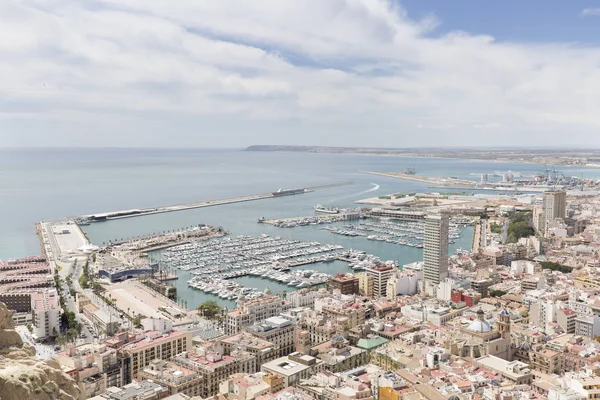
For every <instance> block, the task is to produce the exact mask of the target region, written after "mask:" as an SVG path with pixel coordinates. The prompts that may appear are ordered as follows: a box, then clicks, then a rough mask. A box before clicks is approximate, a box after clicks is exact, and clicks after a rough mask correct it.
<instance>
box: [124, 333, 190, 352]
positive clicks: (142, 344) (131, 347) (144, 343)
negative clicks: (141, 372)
mask: <svg viewBox="0 0 600 400" xmlns="http://www.w3.org/2000/svg"><path fill="white" fill-rule="evenodd" d="M157 334H160V332H159V331H148V332H145V336H146V338H145V339H142V340H140V341H137V342H135V343H130V344H127V345H125V346H124V347H123V350H126V351H137V350H140V349H144V348H146V347H148V346H156V345H157V344H160V343H164V342H168V341H171V340H175V339H178V338H182V337H185V336H190V337H191V333H189V332H181V331H171V332H169V333H166V334H163V335H160V336H158V337H155V338H154V339H153V338H152V337H153V336H154V335H157Z"/></svg>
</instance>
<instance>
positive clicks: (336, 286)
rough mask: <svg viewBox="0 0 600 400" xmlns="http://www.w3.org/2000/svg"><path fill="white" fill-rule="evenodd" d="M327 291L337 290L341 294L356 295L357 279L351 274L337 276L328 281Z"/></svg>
mask: <svg viewBox="0 0 600 400" xmlns="http://www.w3.org/2000/svg"><path fill="white" fill-rule="evenodd" d="M329 290H332V291H333V290H339V291H340V292H341V293H342V294H358V293H359V289H358V277H357V276H356V275H353V274H341V273H340V274H337V275H335V276H333V277H331V279H330V280H329Z"/></svg>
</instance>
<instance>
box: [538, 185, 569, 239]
mask: <svg viewBox="0 0 600 400" xmlns="http://www.w3.org/2000/svg"><path fill="white" fill-rule="evenodd" d="M566 210H567V193H566V192H565V191H562V190H554V191H549V192H544V205H543V215H544V232H545V231H546V230H547V229H548V223H549V222H551V221H554V220H555V219H556V218H565V213H566Z"/></svg>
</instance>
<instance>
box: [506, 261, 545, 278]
mask: <svg viewBox="0 0 600 400" xmlns="http://www.w3.org/2000/svg"><path fill="white" fill-rule="evenodd" d="M510 270H511V272H514V273H516V274H518V273H522V274H529V275H534V274H536V273H537V272H542V266H541V265H540V264H538V263H536V262H533V261H528V260H516V261H511V262H510Z"/></svg>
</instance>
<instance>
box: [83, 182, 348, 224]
mask: <svg viewBox="0 0 600 400" xmlns="http://www.w3.org/2000/svg"><path fill="white" fill-rule="evenodd" d="M351 184H352V183H351V182H338V183H331V184H326V185H319V186H311V187H305V188H299V189H281V188H280V189H279V190H276V191H274V192H267V193H260V194H254V195H248V196H238V197H232V198H226V199H217V200H208V201H198V202H193V203H185V204H175V205H170V206H161V207H153V208H136V209H130V210H121V211H113V212H107V213H97V214H90V215H84V216H81V217H78V218H77V223H78V224H79V225H89V224H91V223H97V222H103V221H108V220H115V219H123V218H133V217H139V216H142V215H152V214H162V213H168V212H174V211H184V210H192V209H196V208H204V207H214V206H219V205H226V204H233V203H243V202H248V201H256V200H264V199H272V198H279V197H284V196H295V195H300V194H305V193H310V192H313V191H315V190H319V189H328V188H334V187H338V186H346V185H351Z"/></svg>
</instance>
